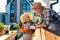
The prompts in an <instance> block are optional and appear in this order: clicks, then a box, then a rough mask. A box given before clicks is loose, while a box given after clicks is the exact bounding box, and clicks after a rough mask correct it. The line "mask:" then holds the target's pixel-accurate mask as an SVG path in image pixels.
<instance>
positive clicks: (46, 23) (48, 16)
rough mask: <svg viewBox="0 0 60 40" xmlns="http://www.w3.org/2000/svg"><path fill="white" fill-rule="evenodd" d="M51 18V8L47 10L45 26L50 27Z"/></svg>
mask: <svg viewBox="0 0 60 40" xmlns="http://www.w3.org/2000/svg"><path fill="white" fill-rule="evenodd" d="M50 19H51V13H50V10H46V19H45V22H44V23H42V24H43V25H44V26H45V27H47V28H48V27H49V25H50V23H51V21H50Z"/></svg>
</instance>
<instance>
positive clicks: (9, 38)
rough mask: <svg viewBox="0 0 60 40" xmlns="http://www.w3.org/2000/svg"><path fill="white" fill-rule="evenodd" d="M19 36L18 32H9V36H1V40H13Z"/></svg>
mask: <svg viewBox="0 0 60 40" xmlns="http://www.w3.org/2000/svg"><path fill="white" fill-rule="evenodd" d="M16 36H17V31H13V33H12V31H9V34H8V35H2V36H0V40H13V39H14V38H15V37H16Z"/></svg>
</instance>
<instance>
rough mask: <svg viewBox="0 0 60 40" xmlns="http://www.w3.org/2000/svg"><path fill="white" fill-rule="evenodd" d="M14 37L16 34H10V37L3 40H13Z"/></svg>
mask: <svg viewBox="0 0 60 40" xmlns="http://www.w3.org/2000/svg"><path fill="white" fill-rule="evenodd" d="M16 35H17V32H15V33H13V34H11V35H10V36H9V37H8V38H6V39H5V40H13V39H14V38H15V36H16Z"/></svg>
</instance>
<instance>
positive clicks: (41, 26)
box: [36, 24, 44, 28]
mask: <svg viewBox="0 0 60 40" xmlns="http://www.w3.org/2000/svg"><path fill="white" fill-rule="evenodd" d="M43 27H44V25H43V24H40V25H36V28H43Z"/></svg>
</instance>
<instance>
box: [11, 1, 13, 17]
mask: <svg viewBox="0 0 60 40" xmlns="http://www.w3.org/2000/svg"><path fill="white" fill-rule="evenodd" d="M10 17H14V1H12V2H11V4H10Z"/></svg>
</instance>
